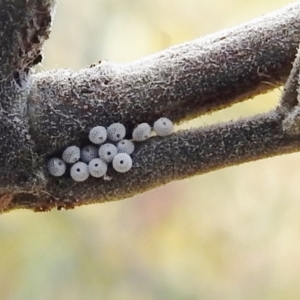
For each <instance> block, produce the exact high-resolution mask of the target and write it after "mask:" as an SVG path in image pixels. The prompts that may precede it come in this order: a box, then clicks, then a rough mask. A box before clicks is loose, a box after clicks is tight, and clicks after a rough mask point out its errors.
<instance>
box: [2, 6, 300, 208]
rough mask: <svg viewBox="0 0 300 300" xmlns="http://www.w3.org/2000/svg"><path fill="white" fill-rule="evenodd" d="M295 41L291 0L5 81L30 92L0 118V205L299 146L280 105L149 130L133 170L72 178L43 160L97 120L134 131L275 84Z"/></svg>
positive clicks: (178, 174)
mask: <svg viewBox="0 0 300 300" xmlns="http://www.w3.org/2000/svg"><path fill="white" fill-rule="evenodd" d="M16 9H17V6H16ZM0 25H1V24H0ZM299 42H300V3H295V4H292V5H290V6H288V7H286V8H284V9H282V10H280V11H278V12H275V13H273V14H269V15H266V16H263V17H262V18H259V19H257V20H255V21H253V22H250V23H248V24H245V25H242V26H239V27H237V28H235V29H232V30H227V31H223V32H221V33H218V34H215V35H211V36H208V37H206V38H204V39H200V40H195V41H193V42H190V43H186V44H184V45H180V46H176V47H172V48H170V49H167V50H165V51H163V52H161V53H159V54H156V55H152V56H150V57H148V58H146V59H143V60H141V61H138V62H134V63H131V64H126V65H115V64H112V63H108V62H103V63H100V64H99V65H96V66H93V67H90V68H86V69H83V70H81V71H79V72H72V71H69V70H58V71H52V72H45V73H40V74H37V75H34V76H33V77H29V76H27V77H26V81H22V82H21V86H20V87H18V86H17V85H16V84H14V85H13V86H12V84H11V85H10V89H11V90H17V91H20V90H21V91H23V89H24V87H27V86H28V85H29V86H30V88H29V89H30V95H29V97H28V99H27V97H26V95H25V96H24V92H23V94H22V97H21V96H20V97H19V98H20V99H21V100H22V101H24V99H26V100H25V103H26V109H25V110H23V111H22V110H21V109H19V110H18V109H17V108H16V107H15V110H14V111H13V112H14V114H13V113H12V111H9V112H8V113H3V115H1V118H0V133H3V137H2V139H3V141H4V145H3V146H0V151H1V152H0V153H1V157H0V163H1V164H2V165H3V168H2V169H1V170H0V182H1V184H0V192H1V195H2V197H1V198H0V200H1V199H4V200H3V201H0V202H1V203H0V209H1V210H2V211H10V210H12V209H17V208H28V209H33V210H35V211H44V210H49V209H51V208H53V207H58V208H62V207H64V208H71V207H74V206H78V205H82V204H89V203H96V202H97V203H98V202H103V201H113V200H118V199H123V198H126V197H130V196H132V195H134V194H137V193H141V192H144V191H146V190H148V189H151V188H154V187H156V186H158V185H161V184H164V183H167V182H170V181H172V180H178V179H182V178H186V177H189V176H193V175H196V174H203V173H206V172H210V171H213V170H216V169H220V168H223V167H227V166H231V165H236V164H240V163H243V162H247V161H252V160H257V159H261V158H265V157H270V156H274V155H279V154H285V153H290V152H294V151H298V150H299V146H300V142H299V134H298V133H294V134H290V133H289V132H288V131H287V130H286V128H284V127H283V122H286V118H287V114H288V113H287V114H285V113H283V110H280V109H277V110H276V111H272V112H269V113H267V114H264V115H260V116H255V117H252V118H247V119H241V120H239V121H236V122H229V123H225V124H217V125H214V126H210V127H207V128H200V129H196V130H188V131H182V132H178V133H174V134H173V135H171V136H169V137H166V138H158V137H155V138H151V139H150V140H149V141H147V142H145V143H141V144H140V145H139V146H138V149H137V150H136V152H135V153H134V154H133V156H132V157H133V168H132V169H131V170H130V172H128V173H126V174H117V173H116V172H114V171H113V170H111V169H110V170H109V175H110V176H112V180H111V181H104V180H99V179H98V180H97V179H95V178H89V179H88V180H87V181H86V182H83V183H75V182H74V181H72V180H71V179H70V178H69V176H67V175H66V176H65V177H63V178H59V179H58V178H53V177H50V176H49V174H48V173H47V170H46V168H45V164H46V159H47V158H48V157H49V156H51V155H54V154H59V153H61V151H62V150H63V147H65V146H66V145H69V144H71V143H75V144H78V145H84V144H85V143H86V142H87V138H86V137H87V133H88V131H89V129H90V128H91V127H93V126H95V125H99V124H100V125H108V124H110V123H112V122H115V121H120V122H122V123H124V124H125V125H126V127H127V128H128V130H129V131H130V130H131V129H132V128H133V127H134V125H135V124H137V123H140V122H149V123H151V122H153V121H154V120H155V119H157V118H158V117H160V116H162V115H164V116H168V117H170V118H171V119H173V120H175V121H176V122H179V121H183V120H186V119H189V118H192V117H194V116H196V115H200V114H204V113H207V112H210V111H213V110H216V109H220V108H223V107H226V106H229V105H232V104H233V103H236V102H237V101H241V100H244V99H247V98H249V97H252V96H254V95H256V94H259V93H263V92H266V91H268V90H269V89H271V88H274V87H276V86H279V85H280V84H282V83H283V82H284V81H285V80H286V78H287V76H288V74H289V72H290V69H291V63H292V61H293V59H294V57H295V54H296V48H297V46H298V44H299ZM294 68H296V67H295V66H294ZM292 72H294V71H292ZM295 72H296V73H297V72H298V71H295ZM292 74H294V73H292ZM297 74H298V73H297ZM28 81H29V82H30V83H29V84H28ZM11 82H14V81H10V83H11ZM2 91H5V90H3V89H2ZM27 91H28V88H27V89H26V92H27ZM19 94H20V95H21V92H19ZM292 102H293V103H295V101H294V100H292ZM1 104H2V98H1ZM7 124H9V126H10V127H9V129H10V131H8V132H9V134H10V135H7V133H6V129H5V128H7ZM16 124H17V125H18V126H17V125H16ZM19 124H22V126H23V127H22V128H21V127H20V126H19ZM1 126H2V127H1ZM4 126H6V127H4ZM17 134H18V135H17ZM1 147H2V148H1ZM2 179H3V180H2ZM10 196H11V197H10Z"/></svg>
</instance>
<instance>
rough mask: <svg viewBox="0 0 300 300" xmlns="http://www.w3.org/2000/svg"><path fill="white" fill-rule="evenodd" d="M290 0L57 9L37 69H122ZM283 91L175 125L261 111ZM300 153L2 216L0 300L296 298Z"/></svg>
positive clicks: (192, 0)
mask: <svg viewBox="0 0 300 300" xmlns="http://www.w3.org/2000/svg"><path fill="white" fill-rule="evenodd" d="M290 2H291V1H288V0H273V1H270V0H251V1H250V0H243V1H242V0H222V1H221V0H210V1H207V0H143V1H141V0H140V1H139V0H76V1H74V0H73V1H72V0H59V1H58V6H57V13H56V18H55V22H54V26H53V31H52V34H51V37H50V40H49V41H48V42H47V43H46V48H45V56H46V58H45V60H44V62H43V65H42V66H41V67H40V68H39V69H38V70H39V71H40V70H42V71H43V70H51V69H55V68H72V69H75V70H77V69H79V68H82V67H85V66H87V65H89V64H91V63H94V62H97V61H98V60H100V59H101V60H103V59H107V60H111V61H115V62H120V63H123V62H128V61H133V60H135V59H138V58H141V57H143V56H146V55H149V54H151V53H154V52H157V51H159V50H162V49H164V48H166V47H168V46H170V45H174V44H178V43H182V42H185V41H188V40H191V39H194V38H196V37H199V36H204V35H206V34H208V33H213V32H215V31H217V30H220V29H224V28H226V27H230V26H234V25H238V24H240V23H242V22H245V21H248V20H251V19H252V18H254V17H257V16H260V15H262V14H264V13H267V12H270V11H272V10H275V9H278V8H280V7H282V6H284V5H286V4H288V3H290ZM279 95H280V90H277V91H274V92H272V93H269V94H268V95H266V96H263V97H257V98H255V99H253V100H251V101H247V102H245V103H243V104H238V105H236V106H234V107H232V108H231V109H226V110H223V111H220V112H218V113H215V114H213V115H212V116H208V117H207V116H205V117H201V118H199V119H198V120H195V121H193V122H189V123H188V124H185V125H184V127H185V128H187V127H191V126H200V125H203V124H209V123H212V122H216V121H219V120H228V119H232V118H237V117H240V116H245V115H249V114H254V113H256V112H261V111H266V110H268V109H270V108H271V107H274V106H275V105H276V103H277V101H278V97H279ZM299 159H300V154H292V155H286V156H282V157H277V158H271V159H266V160H263V161H258V162H253V163H248V164H244V165H241V166H237V167H231V168H228V169H225V170H220V171H217V172H213V173H210V174H206V175H202V176H198V177H194V178H190V179H187V180H183V181H180V182H174V183H171V184H168V185H166V186H164V187H161V188H158V189H156V190H153V191H150V192H148V193H145V194H142V195H138V196H136V197H134V198H131V199H127V200H124V201H118V202H113V203H106V204H101V205H91V206H87V207H80V208H76V209H75V210H70V211H59V212H58V211H52V212H49V213H33V212H30V211H25V210H24V211H14V212H11V213H8V214H5V215H2V216H1V217H0V241H1V245H0V253H1V255H0V283H1V284H0V286H1V288H0V299H4V300H5V299H14V300H18V299H20V300H21V299H22V300H24V299H26V300H27V299H28V300H34V299H43V300H48V299H49V300H53V299H55V300H62V299H63V300H69V299H71V300H74V299H75V300H77V299H78V300H83V299H84V300H85V299H87V300H93V299H108V300H110V299H122V300H123V299H143V300H148V299H149V300H150V299H272V300H277V299H300V285H299V282H300V198H299V195H298V193H299V194H300V184H299V178H300V170H298V169H297V168H296V167H297V166H300V163H299Z"/></svg>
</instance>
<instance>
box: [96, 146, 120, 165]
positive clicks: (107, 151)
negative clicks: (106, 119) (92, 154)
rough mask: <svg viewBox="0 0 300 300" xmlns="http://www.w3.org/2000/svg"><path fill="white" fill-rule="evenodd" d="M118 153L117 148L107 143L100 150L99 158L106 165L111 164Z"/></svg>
mask: <svg viewBox="0 0 300 300" xmlns="http://www.w3.org/2000/svg"><path fill="white" fill-rule="evenodd" d="M117 153H118V150H117V147H116V146H115V145H114V144H111V143H106V144H104V145H102V146H101V147H100V148H99V157H100V158H101V159H102V160H104V161H105V162H106V163H109V162H111V161H112V160H113V158H114V157H115V156H116V154H117Z"/></svg>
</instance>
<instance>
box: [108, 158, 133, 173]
mask: <svg viewBox="0 0 300 300" xmlns="http://www.w3.org/2000/svg"><path fill="white" fill-rule="evenodd" d="M112 164H113V168H114V169H115V170H116V171H117V172H120V173H125V172H128V171H129V170H130V169H131V167H132V159H131V157H130V156H129V155H128V154H127V153H118V154H117V155H116V156H115V157H114V159H113V163H112Z"/></svg>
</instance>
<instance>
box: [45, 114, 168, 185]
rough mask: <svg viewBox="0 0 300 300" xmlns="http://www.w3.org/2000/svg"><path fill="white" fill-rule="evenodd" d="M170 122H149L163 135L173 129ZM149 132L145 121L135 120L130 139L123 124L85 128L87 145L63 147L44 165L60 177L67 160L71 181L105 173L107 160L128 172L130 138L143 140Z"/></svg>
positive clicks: (132, 148)
mask: <svg viewBox="0 0 300 300" xmlns="http://www.w3.org/2000/svg"><path fill="white" fill-rule="evenodd" d="M173 128H174V126H173V123H172V122H171V121H170V120H169V119H167V118H160V119H158V120H157V121H156V122H154V124H153V130H154V132H155V133H156V134H157V135H158V136H167V135H170V134H171V133H172V132H173ZM151 132H152V128H151V126H150V125H149V124H148V123H142V124H139V125H138V126H137V127H136V128H135V129H134V130H133V132H132V140H128V139H124V138H125V135H126V128H125V126H124V125H123V124H121V123H113V124H111V125H110V126H108V127H107V128H105V127H103V126H96V127H93V128H92V129H91V130H90V132H89V140H90V142H91V144H90V145H87V146H84V147H83V148H82V149H80V148H79V147H77V146H69V147H67V148H66V149H65V150H64V151H63V153H62V157H61V158H59V157H53V158H51V159H49V161H48V164H47V167H48V171H49V173H50V175H52V176H55V177H60V176H62V175H64V174H65V173H66V170H67V164H69V165H70V166H71V168H70V176H71V177H72V179H73V180H74V181H85V180H86V179H88V177H89V176H92V177H96V178H100V177H104V176H106V172H107V169H108V164H110V163H111V164H112V167H113V168H114V169H115V170H116V171H117V172H120V173H126V172H128V171H129V170H130V169H131V167H132V159H131V156H130V155H131V154H132V153H133V152H134V149H135V146H134V142H142V141H145V140H147V139H148V138H149V137H150V135H151Z"/></svg>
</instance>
